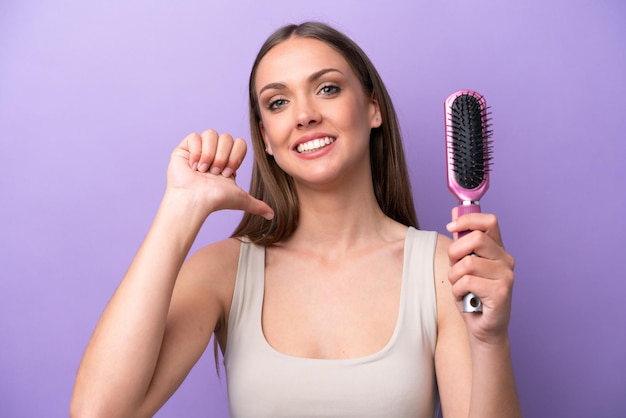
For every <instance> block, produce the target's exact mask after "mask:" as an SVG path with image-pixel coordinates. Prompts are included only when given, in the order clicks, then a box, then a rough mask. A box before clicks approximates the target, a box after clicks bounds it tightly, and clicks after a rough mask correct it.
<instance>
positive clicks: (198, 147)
mask: <svg viewBox="0 0 626 418" xmlns="http://www.w3.org/2000/svg"><path fill="white" fill-rule="evenodd" d="M178 149H181V150H183V151H186V152H187V153H188V159H189V167H191V168H193V169H194V170H195V169H196V167H197V165H198V161H199V160H200V155H201V154H202V138H201V137H200V135H198V134H197V133H196V132H193V133H190V134H189V135H187V136H186V137H185V139H183V141H182V142H181V143H180V144H179V145H178Z"/></svg>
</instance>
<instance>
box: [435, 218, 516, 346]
mask: <svg viewBox="0 0 626 418" xmlns="http://www.w3.org/2000/svg"><path fill="white" fill-rule="evenodd" d="M452 219H453V221H452V222H451V223H450V224H448V225H447V229H448V231H449V232H451V233H453V234H455V236H456V235H457V234H458V233H460V232H464V231H471V232H470V233H468V234H466V235H464V236H463V237H462V238H458V239H455V241H454V242H453V243H452V244H450V247H449V249H448V258H449V260H450V266H451V267H450V270H449V273H448V278H449V280H450V283H451V284H452V293H453V294H454V297H455V299H456V300H457V305H458V306H459V309H461V310H462V299H463V296H464V295H466V294H467V293H468V292H472V293H474V294H475V295H476V296H478V297H479V298H480V299H481V301H482V304H483V312H482V314H475V313H465V314H463V317H464V319H465V323H466V325H467V328H468V330H469V332H470V336H471V339H473V340H474V341H473V342H474V343H486V344H498V343H502V342H505V343H507V344H508V325H509V319H510V314H511V299H512V290H513V281H514V274H513V269H514V266H515V260H514V259H513V257H512V256H511V255H510V254H509V253H507V252H506V250H505V249H504V245H503V243H502V237H501V234H500V227H499V225H498V219H497V218H496V217H495V216H494V215H491V214H485V213H472V214H467V215H463V216H461V217H459V218H458V219H457V209H456V208H454V209H453V211H452Z"/></svg>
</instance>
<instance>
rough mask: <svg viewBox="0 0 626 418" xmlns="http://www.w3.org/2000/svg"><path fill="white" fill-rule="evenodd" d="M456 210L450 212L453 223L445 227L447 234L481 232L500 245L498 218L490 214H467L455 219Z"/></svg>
mask: <svg viewBox="0 0 626 418" xmlns="http://www.w3.org/2000/svg"><path fill="white" fill-rule="evenodd" d="M457 213H458V212H457V208H454V209H453V210H452V219H453V221H452V222H450V223H449V224H448V225H446V229H447V230H448V232H451V233H455V234H458V233H459V232H464V231H482V232H484V233H486V234H487V235H489V236H491V237H492V238H493V239H494V240H495V241H496V242H498V243H499V244H500V245H502V238H501V235H500V226H499V224H498V218H497V217H496V216H495V215H492V214H490V213H468V214H466V215H463V216H459V217H458V218H457V217H456V214H457Z"/></svg>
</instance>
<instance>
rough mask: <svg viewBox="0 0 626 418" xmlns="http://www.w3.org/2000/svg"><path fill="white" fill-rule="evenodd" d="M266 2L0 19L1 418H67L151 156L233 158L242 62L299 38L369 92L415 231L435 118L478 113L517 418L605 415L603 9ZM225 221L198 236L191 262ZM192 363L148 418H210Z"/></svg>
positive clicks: (159, 182)
mask: <svg viewBox="0 0 626 418" xmlns="http://www.w3.org/2000/svg"><path fill="white" fill-rule="evenodd" d="M267 3H268V2H260V1H254V0H250V1H229V2H217V1H212V2H210V1H199V0H198V1H179V2H165V1H121V0H113V1H111V0H110V1H101V2H86V1H81V0H65V1H61V0H57V1H34V0H32V1H29V0H26V1H24V0H2V2H1V3H0V141H1V149H0V239H1V245H2V251H0V416H1V417H7V418H13V417H28V418H31V417H63V416H67V409H68V404H69V399H70V394H71V390H72V385H73V379H74V375H75V371H76V368H77V366H78V362H79V359H80V357H81V354H82V351H83V349H84V347H85V344H86V342H87V340H88V338H89V335H90V333H91V331H92V329H93V327H94V325H95V322H96V320H97V318H98V316H99V315H100V313H101V311H102V309H103V307H104V305H105V303H106V302H107V300H108V298H109V297H110V295H111V294H112V292H113V291H114V289H115V287H116V285H117V283H118V282H119V280H120V278H121V277H122V275H123V274H124V271H125V269H126V267H127V266H128V264H129V262H130V260H131V258H132V257H133V255H134V253H135V251H136V249H137V247H138V246H139V244H140V242H141V240H142V239H143V236H144V234H145V232H146V231H147V228H148V226H149V224H150V222H151V219H152V216H153V214H154V213H155V210H156V208H157V205H158V203H159V200H160V197H161V193H162V192H163V188H164V177H165V170H166V166H167V162H168V158H169V153H170V151H171V150H172V149H173V147H174V146H175V145H176V144H177V143H178V142H179V141H180V140H181V139H182V137H184V136H185V135H186V134H188V133H189V132H191V131H200V130H203V129H205V128H208V127H213V128H216V129H217V130H220V131H228V132H231V133H232V134H234V135H238V136H244V137H246V138H247V137H248V128H247V115H246V82H247V75H248V71H249V68H250V65H251V62H252V60H253V58H254V54H255V53H256V51H257V49H258V47H259V46H260V44H261V42H262V41H263V40H264V39H265V37H266V36H267V35H268V34H269V33H270V32H271V31H272V30H273V29H275V28H276V27H278V26H279V25H282V24H284V23H287V22H292V21H296V22H299V21H302V20H305V19H321V20H324V21H326V22H328V23H331V24H333V25H335V26H336V27H338V28H339V29H342V30H343V31H345V32H346V33H347V34H349V35H350V36H352V37H353V38H354V39H355V40H356V41H357V42H358V43H359V44H360V45H361V46H362V47H363V48H364V50H365V51H366V52H367V53H368V54H369V55H370V57H371V58H372V60H373V61H374V63H375V64H376V65H377V67H378V69H379V71H380V72H381V74H382V76H383V79H384V80H386V83H387V86H388V88H389V90H390V93H391V95H392V97H393V99H394V100H395V104H396V107H397V110H398V113H399V117H400V120H401V124H402V129H403V133H404V136H405V143H406V151H407V154H408V159H409V163H410V168H411V175H412V181H413V187H414V191H415V197H416V201H417V208H418V215H419V218H420V221H421V224H422V227H423V228H424V229H435V230H439V231H443V229H444V228H443V227H444V225H445V223H446V222H447V220H448V218H449V210H450V208H451V207H452V206H453V205H454V203H455V202H454V200H453V199H452V196H451V195H450V194H449V192H448V191H447V189H446V186H445V169H444V159H443V144H444V143H443V112H442V108H443V100H444V99H445V97H447V95H448V94H450V93H452V92H453V91H455V90H457V89H461V88H470V89H474V90H477V91H479V92H480V93H482V94H484V95H485V96H486V98H487V101H488V103H489V104H490V106H491V108H492V112H493V124H494V131H495V134H494V141H495V166H494V170H493V174H492V185H491V189H490V190H489V192H488V193H487V195H486V197H485V198H484V199H483V201H482V203H483V208H484V210H485V211H491V212H495V213H497V214H498V215H499V217H500V220H501V224H502V228H503V231H504V238H505V241H506V244H507V248H508V249H509V251H510V252H511V253H512V254H514V255H515V257H516V259H517V268H516V273H517V282H516V288H515V291H516V293H515V303H514V309H513V315H514V316H513V320H512V323H511V338H512V341H513V356H514V366H515V372H516V376H517V380H518V384H519V391H520V396H521V400H522V405H523V409H524V412H525V415H526V416H527V417H623V416H626V326H625V325H624V319H623V318H624V316H625V314H624V312H625V311H626V280H625V279H626V275H625V274H624V272H623V269H622V268H621V267H622V263H623V257H624V249H625V245H624V243H623V242H624V241H623V238H624V236H625V235H626V221H625V220H624V216H623V213H624V210H625V209H626V200H625V197H624V195H625V193H624V191H625V190H626V188H625V187H624V183H625V181H626V176H625V175H624V170H623V167H624V158H625V157H626V145H625V142H626V141H625V140H626V129H625V126H624V120H626V119H625V118H626V116H624V115H625V111H626V105H625V103H626V101H625V98H626V42H625V41H626V6H625V5H624V2H623V1H621V0H614V1H598V0H588V1H564V0H561V1H543V0H532V1H528V0H526V1H518V2H502V1H496V0H493V1H462V0H456V1H423V0H422V1H413V0H406V1H396V2H393V1H392V2H382V3H381V2H380V1H375V2H374V1H363V0H352V1H337V0H330V1H317V2H310V3H307V4H306V5H305V4H301V3H300V2H295V1H293V0H282V1H275V2H273V3H271V4H267ZM249 166H250V159H248V160H247V163H246V166H245V169H244V170H242V172H241V173H240V177H239V179H241V182H242V184H244V185H246V186H247V184H248V181H249ZM239 217H240V214H239V213H220V214H217V215H215V216H214V217H212V218H211V219H210V220H209V221H208V222H207V224H206V225H205V227H204V229H203V231H202V233H201V235H200V237H199V240H198V242H197V245H201V244H205V243H208V242H211V241H213V240H217V239H221V238H222V237H225V236H227V235H228V234H229V233H230V231H231V230H232V228H233V227H234V225H235V224H236V222H237V220H238V219H239ZM196 248H197V247H196ZM212 361H213V360H212V350H207V353H206V355H205V356H204V357H203V358H202V360H201V361H200V362H199V363H198V365H197V367H195V368H194V370H193V371H192V372H191V374H190V376H189V378H188V380H187V381H186V382H185V383H184V384H183V386H182V387H181V389H180V390H179V391H178V392H177V393H176V394H175V395H174V397H173V398H172V399H171V401H170V402H169V403H168V404H167V405H166V406H165V407H164V408H163V409H162V410H161V412H159V414H158V415H157V416H158V417H207V416H211V417H225V416H226V415H227V408H226V394H225V390H224V385H223V380H222V382H220V381H219V380H218V379H217V377H216V376H215V370H214V365H213V363H212Z"/></svg>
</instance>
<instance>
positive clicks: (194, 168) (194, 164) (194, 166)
mask: <svg viewBox="0 0 626 418" xmlns="http://www.w3.org/2000/svg"><path fill="white" fill-rule="evenodd" d="M191 169H192V170H197V169H198V163H197V162H195V163H193V164H192V166H191Z"/></svg>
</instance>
